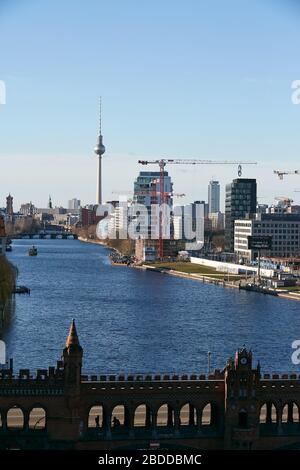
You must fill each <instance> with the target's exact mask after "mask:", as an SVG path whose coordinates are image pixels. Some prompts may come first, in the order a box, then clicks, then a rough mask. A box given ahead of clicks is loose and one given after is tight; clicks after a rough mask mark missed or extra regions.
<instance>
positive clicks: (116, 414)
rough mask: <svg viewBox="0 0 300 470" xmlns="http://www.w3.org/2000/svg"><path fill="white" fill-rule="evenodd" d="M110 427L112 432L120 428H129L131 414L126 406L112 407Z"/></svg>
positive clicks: (116, 405) (121, 404)
mask: <svg viewBox="0 0 300 470" xmlns="http://www.w3.org/2000/svg"><path fill="white" fill-rule="evenodd" d="M110 425H111V429H113V430H117V429H119V428H120V427H123V428H124V427H126V428H130V425H131V414H130V410H129V408H128V406H127V405H126V404H124V403H117V404H115V405H113V406H112V408H111V420H110Z"/></svg>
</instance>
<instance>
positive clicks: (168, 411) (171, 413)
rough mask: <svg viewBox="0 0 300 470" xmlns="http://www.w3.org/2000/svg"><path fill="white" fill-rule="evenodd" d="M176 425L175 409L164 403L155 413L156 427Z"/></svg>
mask: <svg viewBox="0 0 300 470" xmlns="http://www.w3.org/2000/svg"><path fill="white" fill-rule="evenodd" d="M174 425H175V408H174V407H173V406H172V405H170V404H169V403H162V404H161V405H160V406H159V407H158V409H157V410H156V413H155V426H156V427H173V426H174Z"/></svg>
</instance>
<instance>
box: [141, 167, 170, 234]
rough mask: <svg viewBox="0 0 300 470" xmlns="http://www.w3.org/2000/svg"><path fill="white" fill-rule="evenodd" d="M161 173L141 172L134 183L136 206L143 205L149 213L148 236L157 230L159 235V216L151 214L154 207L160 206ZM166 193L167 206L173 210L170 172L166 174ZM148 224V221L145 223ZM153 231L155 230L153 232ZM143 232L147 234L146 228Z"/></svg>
mask: <svg viewBox="0 0 300 470" xmlns="http://www.w3.org/2000/svg"><path fill="white" fill-rule="evenodd" d="M159 178H160V172H159V171H141V172H140V173H139V176H138V177H137V179H136V180H135V182H134V204H141V205H143V206H145V207H146V208H147V211H148V236H149V237H150V236H151V233H152V234H153V232H154V231H155V229H156V232H157V235H158V228H159V221H158V214H154V211H153V212H152V213H151V207H152V206H153V205H155V204H156V205H157V206H158V205H159V204H160V183H159V181H160V179H159ZM163 189H164V193H165V198H164V199H165V201H164V202H165V204H166V205H167V206H169V207H170V210H171V208H172V204H173V200H172V192H173V183H172V180H171V177H170V176H169V175H168V172H167V171H165V172H164V188H163ZM145 223H147V221H145ZM152 229H153V230H152ZM141 232H142V233H146V228H145V227H141Z"/></svg>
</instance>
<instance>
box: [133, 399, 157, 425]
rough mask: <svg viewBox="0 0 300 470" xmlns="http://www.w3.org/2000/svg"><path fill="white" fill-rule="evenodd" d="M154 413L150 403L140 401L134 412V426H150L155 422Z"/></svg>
mask: <svg viewBox="0 0 300 470" xmlns="http://www.w3.org/2000/svg"><path fill="white" fill-rule="evenodd" d="M153 418H154V413H153V410H152V408H151V406H150V405H149V404H148V403H140V404H138V405H137V406H136V407H135V410H134V412H133V427H135V428H138V427H144V428H150V427H151V426H152V424H153Z"/></svg>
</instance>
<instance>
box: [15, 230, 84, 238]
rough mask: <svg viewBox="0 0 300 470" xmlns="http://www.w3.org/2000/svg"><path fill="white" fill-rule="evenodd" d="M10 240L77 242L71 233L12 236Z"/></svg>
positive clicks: (74, 234) (75, 236) (76, 236)
mask: <svg viewBox="0 0 300 470" xmlns="http://www.w3.org/2000/svg"><path fill="white" fill-rule="evenodd" d="M12 238H13V239H15V240H26V239H36V240H37V239H46V240H47V239H48V240H58V239H60V240H77V238H78V235H77V234H76V233H72V232H46V233H22V234H21V235H14V236H13V237H12Z"/></svg>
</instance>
